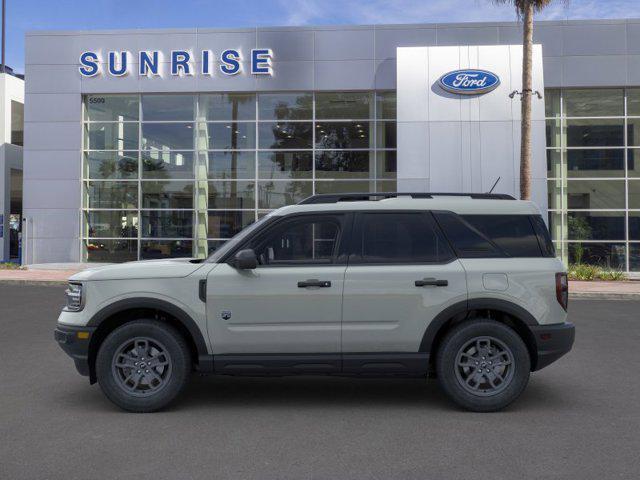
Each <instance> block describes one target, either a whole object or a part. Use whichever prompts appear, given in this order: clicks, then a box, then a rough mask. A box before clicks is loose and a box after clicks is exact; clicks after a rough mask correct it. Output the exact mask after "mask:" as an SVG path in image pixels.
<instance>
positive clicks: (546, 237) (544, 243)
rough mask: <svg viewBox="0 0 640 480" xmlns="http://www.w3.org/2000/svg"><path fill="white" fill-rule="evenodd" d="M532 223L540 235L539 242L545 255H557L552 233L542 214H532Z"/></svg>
mask: <svg viewBox="0 0 640 480" xmlns="http://www.w3.org/2000/svg"><path fill="white" fill-rule="evenodd" d="M531 223H533V229H534V230H535V231H536V235H538V243H539V244H540V250H542V256H543V257H555V256H556V249H555V247H554V246H553V242H552V241H551V234H549V229H548V228H547V226H546V225H545V223H544V220H543V219H542V217H541V216H540V215H532V216H531Z"/></svg>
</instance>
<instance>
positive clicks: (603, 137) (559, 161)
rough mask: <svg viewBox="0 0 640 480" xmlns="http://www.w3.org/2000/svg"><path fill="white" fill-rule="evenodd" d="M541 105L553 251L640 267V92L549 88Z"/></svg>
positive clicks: (571, 258)
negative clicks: (543, 114) (544, 117)
mask: <svg viewBox="0 0 640 480" xmlns="http://www.w3.org/2000/svg"><path fill="white" fill-rule="evenodd" d="M545 103H546V116H547V147H548V148H547V175H548V177H549V181H548V186H549V219H550V227H551V234H552V236H553V239H554V242H555V245H556V247H557V250H558V253H559V254H560V255H561V256H562V258H563V259H564V260H565V261H566V262H567V263H591V264H596V265H599V266H601V267H603V268H610V269H616V270H618V269H619V270H625V271H627V270H628V271H631V272H638V271H640V243H634V242H638V241H640V165H638V162H639V161H640V156H639V155H640V153H639V152H640V148H638V147H640V118H635V117H637V116H640V89H626V90H625V89H611V88H609V89H567V90H549V91H547V92H546V93H545ZM625 112H626V116H625ZM625 126H626V127H625ZM634 147H636V148H634Z"/></svg>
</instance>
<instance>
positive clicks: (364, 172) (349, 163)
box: [316, 150, 374, 178]
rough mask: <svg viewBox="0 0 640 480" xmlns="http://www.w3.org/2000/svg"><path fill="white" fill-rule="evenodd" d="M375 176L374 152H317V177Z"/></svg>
mask: <svg viewBox="0 0 640 480" xmlns="http://www.w3.org/2000/svg"><path fill="white" fill-rule="evenodd" d="M373 176H374V172H373V152H363V151H346V150H334V151H322V152H317V153H316V177H317V178H369V177H373Z"/></svg>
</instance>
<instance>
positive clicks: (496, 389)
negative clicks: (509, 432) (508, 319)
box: [436, 319, 531, 412]
mask: <svg viewBox="0 0 640 480" xmlns="http://www.w3.org/2000/svg"><path fill="white" fill-rule="evenodd" d="M478 341H479V343H478ZM476 352H477V353H476ZM483 352H484V353H483ZM501 352H505V353H501ZM496 359H497V360H496ZM509 359H511V360H509ZM490 360H491V364H492V365H488V363H489V361H490ZM494 362H495V363H494ZM509 362H510V363H509ZM485 367H486V368H485ZM436 371H437V374H438V380H439V383H440V386H441V387H442V389H443V390H444V392H445V393H446V394H447V396H448V397H449V398H451V400H453V401H454V402H455V403H456V404H457V405H459V406H461V407H462V408H464V409H466V410H471V411H474V412H494V411H497V410H501V409H503V408H505V407H507V406H508V405H509V404H511V403H512V402H513V401H515V400H516V399H517V398H518V397H519V396H520V394H521V393H522V392H523V391H524V389H525V387H526V386H527V383H528V382H529V375H530V371H531V359H530V357H529V351H528V350H527V347H526V345H525V344H524V342H523V341H522V339H521V338H520V336H519V335H518V334H517V333H516V332H515V331H514V330H513V329H511V328H510V327H508V326H506V325H504V324H502V323H499V322H496V321H495V320H488V319H475V320H468V321H465V322H463V323H461V324H460V325H457V326H455V327H454V328H453V329H452V330H451V331H449V332H448V333H447V335H446V336H445V338H444V339H443V341H442V343H441V344H440V348H439V349H438V352H437V356H436ZM477 372H480V373H477ZM501 378H502V379H504V381H500V379H501ZM494 384H495V386H494Z"/></svg>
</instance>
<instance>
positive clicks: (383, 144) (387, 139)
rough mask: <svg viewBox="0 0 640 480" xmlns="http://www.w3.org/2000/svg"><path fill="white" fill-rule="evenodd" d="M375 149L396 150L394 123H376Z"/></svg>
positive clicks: (396, 140) (396, 136) (396, 141)
mask: <svg viewBox="0 0 640 480" xmlns="http://www.w3.org/2000/svg"><path fill="white" fill-rule="evenodd" d="M376 128H377V131H376V143H377V148H397V146H398V139H397V138H398V135H397V131H396V122H376Z"/></svg>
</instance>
